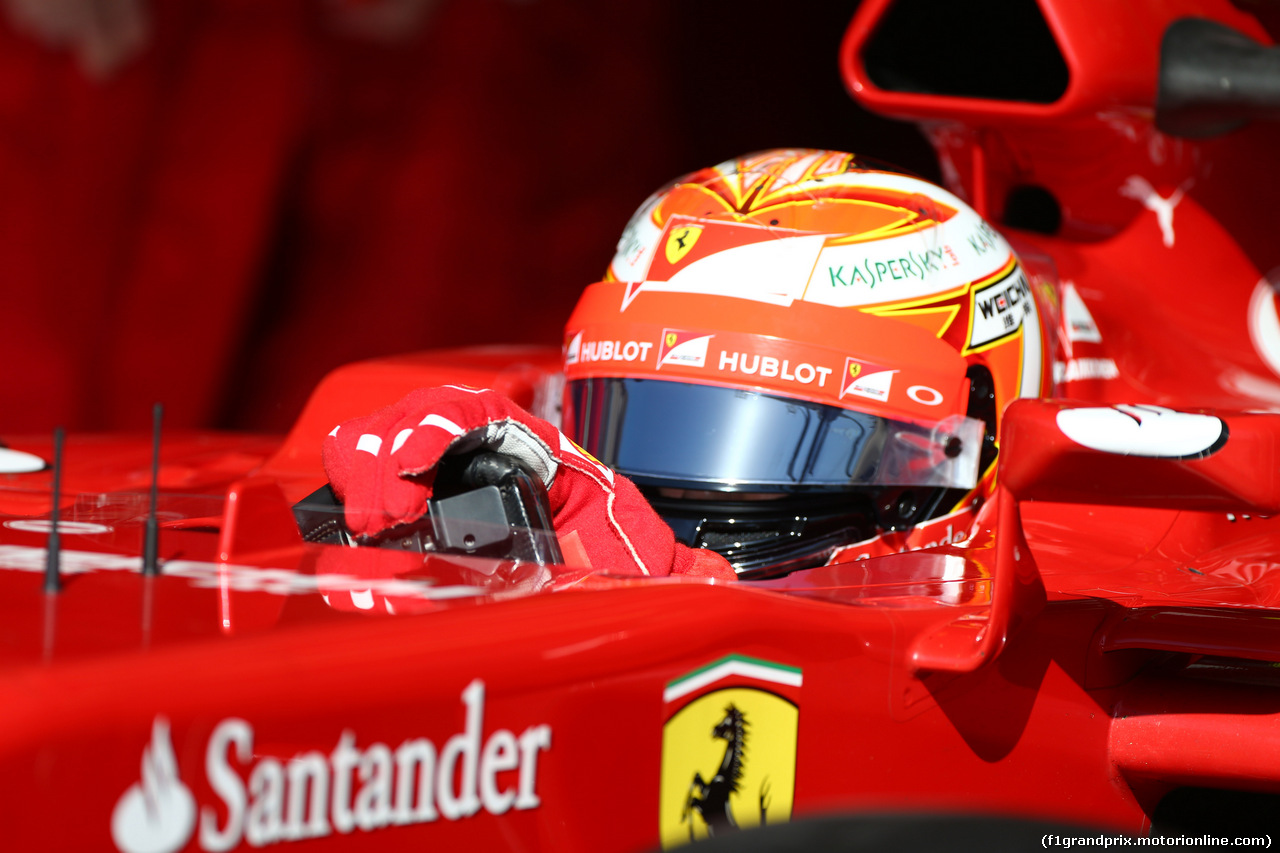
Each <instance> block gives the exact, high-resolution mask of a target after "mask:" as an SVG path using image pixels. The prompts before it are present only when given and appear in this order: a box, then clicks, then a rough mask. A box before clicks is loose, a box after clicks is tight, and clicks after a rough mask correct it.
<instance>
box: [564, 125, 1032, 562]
mask: <svg viewBox="0 0 1280 853" xmlns="http://www.w3.org/2000/svg"><path fill="white" fill-rule="evenodd" d="M1040 315H1041V312H1040V310H1039V309H1038V307H1037V304H1036V301H1035V298H1034V296H1033V293H1032V290H1031V288H1030V286H1029V285H1028V282H1027V278H1026V276H1025V275H1024V273H1023V271H1022V269H1021V268H1020V266H1019V264H1018V259H1017V258H1016V257H1015V256H1014V253H1013V251H1012V249H1011V248H1010V247H1009V245H1008V243H1006V242H1005V240H1004V239H1003V238H1002V237H1001V236H1000V235H999V234H998V233H996V231H995V230H994V229H992V228H991V227H990V226H989V225H988V224H987V223H986V222H984V221H983V220H982V218H981V217H979V216H978V215H977V214H976V213H975V212H974V211H973V210H972V209H970V208H969V207H968V205H966V204H965V203H964V202H962V201H960V200H959V199H958V198H956V197H955V196H953V195H951V194H950V193H948V192H946V191H945V190H942V189H940V188H939V187H936V186H934V185H932V184H930V183H927V182H925V181H922V180H919V179H918V178H914V177H910V176H908V175H904V174H900V173H897V172H893V171H888V170H886V169H884V168H882V167H871V166H869V165H866V164H864V163H861V162H859V161H858V160H857V159H856V158H855V157H854V155H852V154H846V153H842V152H838V151H815V150H776V151H766V152H762V153H758V154H751V155H747V156H744V157H741V158H738V159H736V160H731V161H728V162H726V163H722V164H720V165H718V166H715V167H713V168H710V169H704V170H702V171H699V172H695V173H693V174H691V175H688V176H686V177H684V178H681V179H680V180H678V181H676V182H675V183H673V184H671V185H670V186H668V187H666V188H665V189H663V190H661V191H659V192H658V193H656V194H655V195H653V196H651V197H650V198H649V199H648V200H647V201H646V202H645V203H644V204H643V205H642V206H641V208H640V209H639V211H637V213H636V214H635V216H634V217H633V218H632V220H631V222H630V223H629V224H628V225H627V227H626V230H625V231H624V233H623V236H622V240H621V241H620V243H619V244H618V252H617V255H616V256H615V257H614V259H613V261H612V263H610V265H609V269H608V272H607V274H606V276H605V280H604V281H601V282H598V283H596V284H593V285H591V286H589V287H588V288H587V289H586V290H585V292H584V293H583V294H582V297H581V299H580V300H579V302H578V306H577V308H576V309H575V311H574V313H573V315H572V316H571V317H570V319H569V323H568V326H567V328H566V339H565V375H566V380H567V387H566V398H565V402H566V404H565V422H566V431H567V432H568V433H569V435H570V436H571V437H572V438H573V439H574V440H575V441H577V442H578V443H579V444H580V445H582V446H583V447H585V448H586V449H587V450H588V451H590V452H591V453H593V454H594V455H595V456H597V457H598V458H600V459H601V460H602V461H604V462H605V463H607V464H609V465H612V466H613V467H615V468H617V469H618V470H619V471H621V472H622V473H624V474H626V475H627V476H629V477H631V478H632V479H633V480H634V481H635V482H636V483H637V485H639V486H640V487H641V488H642V489H643V490H644V491H645V493H646V495H647V496H648V497H649V498H650V500H651V501H652V502H653V503H654V505H655V508H656V509H657V510H658V511H659V513H660V514H662V515H663V517H664V518H665V519H666V520H667V521H668V523H670V524H671V525H672V527H673V529H674V530H675V531H676V534H677V536H678V537H679V538H681V539H682V540H683V541H685V542H687V543H688V544H691V545H700V546H704V547H711V548H713V549H715V550H717V551H720V552H721V553H723V554H724V555H725V556H726V557H728V558H729V560H730V561H731V562H732V563H734V565H735V567H736V568H738V570H739V571H740V572H741V573H744V574H753V575H758V574H764V573H773V572H780V571H787V570H790V569H794V568H799V567H802V566H806V565H814V564H816V563H819V562H822V561H825V560H827V559H830V558H831V556H832V554H833V553H836V552H837V551H838V550H839V549H841V548H842V547H846V546H848V545H850V544H851V543H855V542H861V541H864V540H868V539H874V538H876V537H879V536H883V535H885V534H887V533H893V532H896V531H903V530H908V529H911V528H914V527H915V526H917V525H919V524H920V523H921V522H924V521H926V520H928V519H933V518H938V517H943V516H946V515H947V514H948V513H952V512H956V511H959V510H961V509H964V510H965V511H969V512H971V511H972V509H973V507H974V506H975V505H976V504H977V503H980V502H981V500H982V499H983V498H985V497H986V496H987V495H989V493H990V490H991V488H992V487H993V479H994V469H995V466H994V459H995V448H996V440H997V437H998V426H997V416H998V413H999V412H1000V411H1002V410H1003V408H1004V406H1005V405H1007V403H1008V402H1009V401H1011V400H1013V399H1014V398H1016V397H1019V396H1034V395H1039V394H1040V393H1041V389H1042V388H1043V387H1045V386H1046V383H1047V381H1048V376H1047V373H1046V370H1047V366H1048V359H1047V357H1046V352H1047V350H1046V343H1047V342H1046V336H1045V334H1044V332H1043V328H1042V324H1041V320H1040ZM894 550H896V549H894Z"/></svg>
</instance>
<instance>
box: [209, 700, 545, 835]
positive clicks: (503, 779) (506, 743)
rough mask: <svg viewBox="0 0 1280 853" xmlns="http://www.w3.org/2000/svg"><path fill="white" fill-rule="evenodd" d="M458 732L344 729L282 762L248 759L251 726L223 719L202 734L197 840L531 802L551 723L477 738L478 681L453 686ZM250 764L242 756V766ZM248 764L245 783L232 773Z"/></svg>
mask: <svg viewBox="0 0 1280 853" xmlns="http://www.w3.org/2000/svg"><path fill="white" fill-rule="evenodd" d="M462 702H463V705H464V706H465V707H466V722H465V724H464V727H463V731H462V732H461V733H459V734H455V735H453V736H452V737H450V738H449V739H448V740H447V741H445V743H444V745H443V746H442V747H440V748H439V749H437V748H436V745H435V744H434V743H432V742H431V741H430V740H428V739H427V738H411V739H408V740H405V741H404V742H403V743H401V744H400V745H399V746H397V747H395V748H394V749H393V748H392V747H390V746H388V745H387V744H385V743H377V742H374V743H370V744H368V745H367V746H365V747H363V748H361V747H360V746H358V745H357V743H356V735H355V733H354V732H352V731H350V730H347V731H344V732H342V734H341V736H340V737H339V738H338V743H337V745H336V746H335V747H334V748H333V750H332V751H331V752H330V753H329V754H328V755H325V754H324V753H322V752H320V751H318V750H313V751H310V752H303V753H299V754H298V755H295V756H293V757H292V758H290V759H288V760H287V761H280V760H279V759H276V758H273V757H271V756H264V757H261V758H259V759H258V760H257V761H256V762H253V757H254V745H253V726H252V725H250V724H249V723H248V722H247V721H245V720H241V719H237V718H229V719H225V720H223V721H222V722H220V723H219V724H218V726H217V728H215V729H214V730H213V734H212V735H211V736H210V737H209V745H208V749H207V750H206V753H205V770H206V773H207V774H208V780H209V786H210V788H212V789H213V792H214V793H215V794H216V795H217V796H218V797H219V799H220V800H221V801H222V805H223V808H224V809H225V817H224V816H222V815H221V814H220V811H221V810H219V809H216V808H214V807H212V806H208V805H206V806H204V808H203V809H202V810H201V814H200V846H201V847H202V848H204V849H205V850H208V851H212V853H218V851H225V850H230V849H232V848H234V847H236V846H237V845H238V844H240V842H241V840H244V841H245V842H247V843H248V844H249V845H250V846H253V847H261V846H263V845H266V844H273V843H275V842H278V841H296V840H300V839H304V838H320V837H323V836H326V835H329V834H330V833H333V832H338V833H348V832H351V831H353V830H355V829H360V830H364V831H366V832H368V831H371V830H376V829H381V828H383V827H387V826H403V825H406V824H414V823H425V822H428V821H434V820H437V819H438V818H444V819H445V820H450V821H453V820H458V819H460V818H464V817H468V816H470V815H473V814H475V813H477V812H478V811H480V810H481V809H482V808H483V809H484V810H485V811H487V812H489V813H490V814H494V815H500V814H503V813H504V812H506V811H508V810H509V809H513V808H514V809H532V808H536V807H537V806H538V805H540V803H541V800H540V799H539V797H538V793H537V779H538V753H539V752H542V751H544V750H549V749H550V748H551V727H550V726H546V725H538V726H530V727H529V728H527V729H525V730H524V731H523V732H522V733H520V734H518V735H517V734H515V733H514V732H512V731H509V730H507V729H496V730H494V731H492V732H490V733H489V735H488V737H487V738H485V737H482V733H483V726H484V682H482V681H480V680H479V679H477V680H475V681H472V682H471V683H470V684H469V685H467V687H466V689H465V690H463V691H462ZM251 762H252V764H251ZM241 769H248V770H249V775H248V781H247V784H246V781H245V779H244V778H242V776H241Z"/></svg>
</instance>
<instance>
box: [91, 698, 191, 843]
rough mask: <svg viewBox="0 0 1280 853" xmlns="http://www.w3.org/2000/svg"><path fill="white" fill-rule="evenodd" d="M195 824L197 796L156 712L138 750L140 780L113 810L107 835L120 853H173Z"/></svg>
mask: <svg viewBox="0 0 1280 853" xmlns="http://www.w3.org/2000/svg"><path fill="white" fill-rule="evenodd" d="M195 826H196V801H195V797H193V796H192V795H191V789H190V788H188V787H187V786H186V785H184V784H183V783H182V780H181V779H180V778H178V761H177V759H176V758H175V757H174V753H173V742H172V741H171V740H170V738H169V721H168V720H167V719H165V718H164V717H156V719H155V722H154V723H153V724H152V726H151V743H150V744H149V745H148V746H146V747H145V748H144V749H143V750H142V778H141V781H139V782H136V783H134V784H133V785H130V786H129V789H128V790H127V791H125V792H124V795H123V796H121V797H120V800H119V801H118V802H117V803H116V808H115V811H114V812H112V814H111V839H112V840H113V841H115V843H116V847H118V848H119V849H120V850H121V851H122V853H174V851H177V850H180V849H182V848H183V847H185V846H186V844H187V842H188V841H190V840H191V833H192V832H193V831H194V830H195Z"/></svg>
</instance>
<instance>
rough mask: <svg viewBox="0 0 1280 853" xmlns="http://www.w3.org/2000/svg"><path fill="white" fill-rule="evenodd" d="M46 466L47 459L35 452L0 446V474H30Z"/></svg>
mask: <svg viewBox="0 0 1280 853" xmlns="http://www.w3.org/2000/svg"><path fill="white" fill-rule="evenodd" d="M44 468H45V461H44V460H43V459H41V458H40V457H39V456H36V455H35V454H34V453H26V452H24V451H22V450H14V449H12V448H10V447H0V474H30V473H32V472H33V471H43V470H44Z"/></svg>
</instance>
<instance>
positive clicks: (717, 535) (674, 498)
mask: <svg viewBox="0 0 1280 853" xmlns="http://www.w3.org/2000/svg"><path fill="white" fill-rule="evenodd" d="M641 491H642V492H644V494H645V497H646V498H648V499H649V502H650V503H651V504H652V505H653V508H654V509H655V510H657V512H658V514H659V515H660V516H662V518H663V520H664V521H666V522H667V524H668V525H670V526H671V529H672V530H673V531H674V532H675V534H676V538H677V539H679V540H680V541H681V542H683V543H685V544H686V545H689V546H691V547H695V548H708V549H710V550H712V551H715V552H717V553H718V554H720V555H721V556H723V557H724V558H725V559H727V560H728V561H729V562H730V564H732V565H733V567H734V569H735V570H736V571H737V572H738V575H739V577H743V578H765V577H777V576H780V575H785V574H787V573H788V572H792V571H796V570H797V569H805V568H810V567H812V566H818V565H822V564H823V563H825V562H826V561H827V559H828V558H829V557H830V556H831V554H832V553H833V552H834V551H835V550H836V549H837V548H839V547H841V546H843V545H847V544H849V543H850V542H857V541H860V540H862V539H867V538H869V537H871V536H874V535H875V533H876V530H877V521H876V511H875V497H874V494H873V490H869V489H868V490H857V491H845V492H840V493H833V492H824V493H821V494H807V495H777V494H762V495H760V496H759V497H761V498H762V499H761V500H751V499H750V497H753V496H750V495H743V494H724V495H719V496H716V495H715V494H714V493H709V492H696V493H691V492H687V491H683V490H671V489H658V488H653V487H641ZM875 491H879V490H875ZM931 491H936V490H931ZM695 495H696V496H695Z"/></svg>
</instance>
